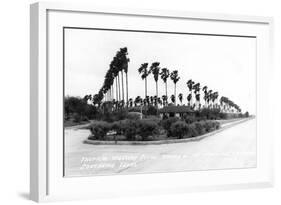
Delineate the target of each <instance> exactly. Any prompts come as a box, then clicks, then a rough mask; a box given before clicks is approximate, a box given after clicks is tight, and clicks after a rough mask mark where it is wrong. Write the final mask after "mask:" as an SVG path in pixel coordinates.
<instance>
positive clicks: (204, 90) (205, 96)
mask: <svg viewBox="0 0 281 205" xmlns="http://www.w3.org/2000/svg"><path fill="white" fill-rule="evenodd" d="M202 90H203V92H204V101H205V107H207V95H208V87H207V86H204V87H203V88H202Z"/></svg>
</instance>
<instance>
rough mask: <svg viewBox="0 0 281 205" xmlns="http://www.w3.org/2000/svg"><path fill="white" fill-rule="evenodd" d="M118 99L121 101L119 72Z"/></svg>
mask: <svg viewBox="0 0 281 205" xmlns="http://www.w3.org/2000/svg"><path fill="white" fill-rule="evenodd" d="M118 95H119V96H118V98H119V100H120V101H121V89H120V76H119V72H118Z"/></svg>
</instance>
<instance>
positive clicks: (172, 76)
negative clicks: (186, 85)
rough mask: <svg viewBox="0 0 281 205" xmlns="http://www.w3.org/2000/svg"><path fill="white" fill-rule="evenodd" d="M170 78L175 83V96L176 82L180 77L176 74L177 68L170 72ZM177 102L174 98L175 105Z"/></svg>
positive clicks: (175, 93)
mask: <svg viewBox="0 0 281 205" xmlns="http://www.w3.org/2000/svg"><path fill="white" fill-rule="evenodd" d="M170 78H171V80H172V81H173V82H174V84H175V89H174V96H177V82H178V81H179V79H180V77H179V76H178V71H177V70H174V71H173V72H171V75H170ZM176 103H177V100H176V98H175V103H174V104H175V105H176Z"/></svg>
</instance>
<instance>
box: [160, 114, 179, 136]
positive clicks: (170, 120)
mask: <svg viewBox="0 0 281 205" xmlns="http://www.w3.org/2000/svg"><path fill="white" fill-rule="evenodd" d="M177 121H179V118H177V117H170V118H168V119H165V120H162V121H161V122H160V125H161V126H162V127H163V128H164V130H165V131H166V133H167V136H168V137H170V136H171V129H170V128H171V126H172V124H173V123H175V122H177Z"/></svg>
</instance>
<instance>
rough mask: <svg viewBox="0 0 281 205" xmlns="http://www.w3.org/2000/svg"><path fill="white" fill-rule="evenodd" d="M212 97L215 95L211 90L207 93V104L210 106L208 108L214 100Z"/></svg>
mask: <svg viewBox="0 0 281 205" xmlns="http://www.w3.org/2000/svg"><path fill="white" fill-rule="evenodd" d="M212 95H213V90H209V91H208V93H207V104H208V107H210V104H209V103H210V101H211V99H212Z"/></svg>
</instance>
